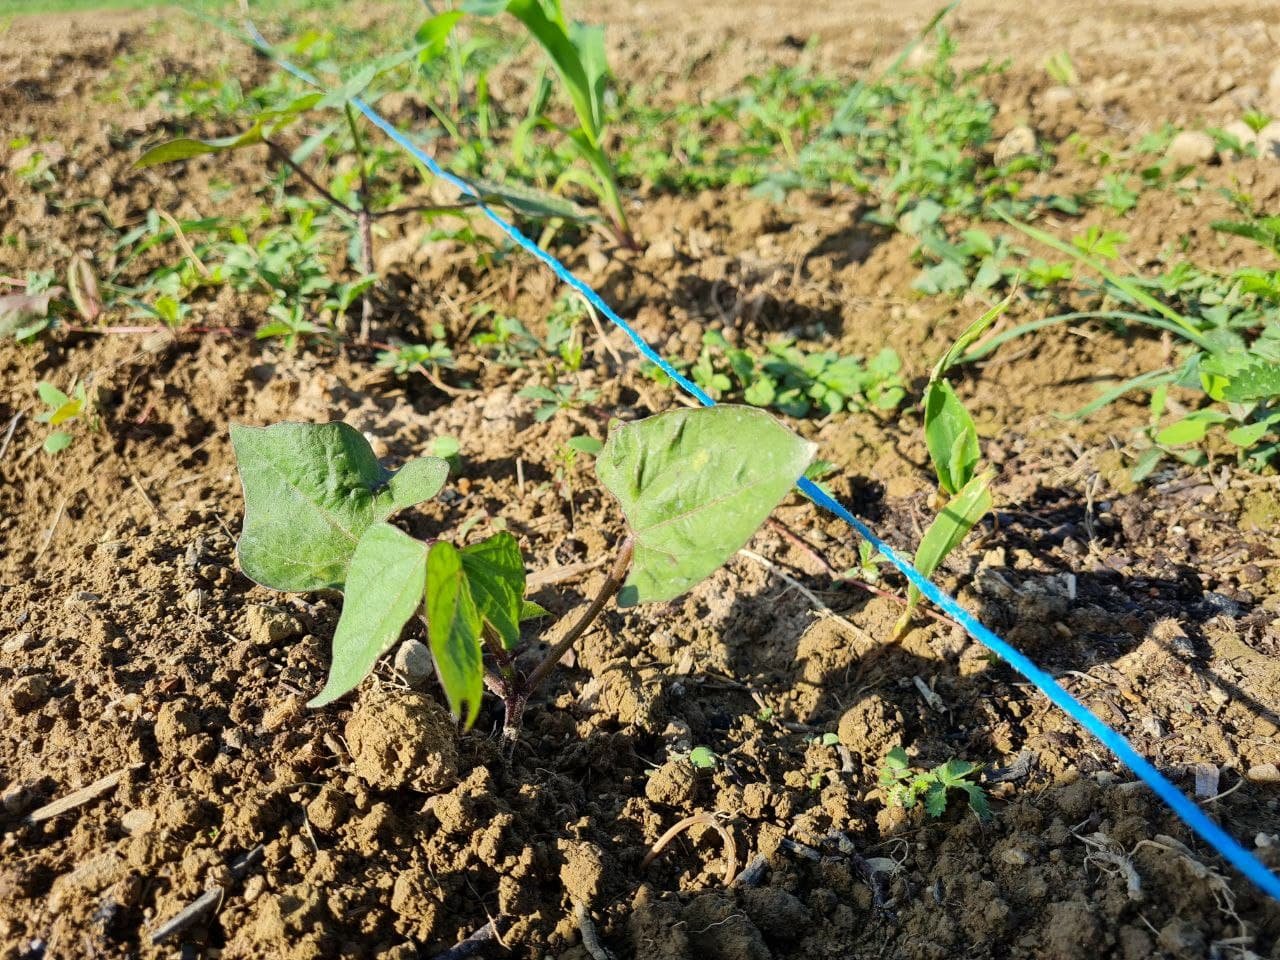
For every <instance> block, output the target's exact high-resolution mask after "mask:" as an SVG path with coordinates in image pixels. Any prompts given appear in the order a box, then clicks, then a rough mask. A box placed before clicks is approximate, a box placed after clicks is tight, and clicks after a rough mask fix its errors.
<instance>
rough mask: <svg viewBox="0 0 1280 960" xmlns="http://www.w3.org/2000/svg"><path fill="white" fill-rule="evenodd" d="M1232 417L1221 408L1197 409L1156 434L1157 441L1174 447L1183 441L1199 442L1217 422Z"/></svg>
mask: <svg viewBox="0 0 1280 960" xmlns="http://www.w3.org/2000/svg"><path fill="white" fill-rule="evenodd" d="M1229 419H1230V418H1229V417H1228V416H1227V415H1226V414H1225V413H1223V412H1222V411H1220V410H1197V411H1196V412H1195V413H1189V414H1187V415H1186V416H1185V417H1183V418H1182V419H1180V420H1175V421H1174V422H1173V423H1171V424H1169V426H1167V427H1165V428H1164V429H1163V430H1161V431H1160V432H1159V433H1157V434H1156V443H1162V444H1164V445H1165V446H1168V447H1173V446H1177V445H1178V444H1182V443H1199V442H1200V441H1201V440H1203V439H1204V437H1205V434H1206V433H1208V432H1209V427H1211V426H1213V424H1215V423H1223V422H1225V421H1226V420H1229Z"/></svg>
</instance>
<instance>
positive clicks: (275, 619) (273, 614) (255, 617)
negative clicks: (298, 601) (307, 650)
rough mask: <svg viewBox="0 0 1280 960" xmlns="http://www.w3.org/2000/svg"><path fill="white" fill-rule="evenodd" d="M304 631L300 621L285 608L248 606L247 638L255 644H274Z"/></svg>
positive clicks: (300, 634)
mask: <svg viewBox="0 0 1280 960" xmlns="http://www.w3.org/2000/svg"><path fill="white" fill-rule="evenodd" d="M305 632H306V628H305V627H304V626H303V625H302V622H301V621H299V620H298V618H297V617H295V616H294V615H293V614H291V613H289V612H288V611H287V610H282V609H280V608H279V607H269V606H264V605H255V606H252V607H250V608H249V640H250V641H251V642H253V643H254V644H256V645H257V646H260V647H270V646H274V645H275V644H277V643H280V642H281V641H282V640H290V639H292V638H293V637H299V636H302V634H303V633H305Z"/></svg>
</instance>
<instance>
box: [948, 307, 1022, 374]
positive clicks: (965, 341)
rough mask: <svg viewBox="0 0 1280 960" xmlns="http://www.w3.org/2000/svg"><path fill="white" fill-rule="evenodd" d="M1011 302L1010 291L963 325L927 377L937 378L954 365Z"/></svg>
mask: <svg viewBox="0 0 1280 960" xmlns="http://www.w3.org/2000/svg"><path fill="white" fill-rule="evenodd" d="M1012 302H1013V294H1012V293H1010V294H1009V295H1008V296H1007V297H1005V298H1004V299H1003V300H1001V301H1000V302H999V303H997V304H996V305H995V306H994V307H992V308H991V309H990V310H988V311H987V312H986V313H984V314H983V315H982V316H980V317H979V318H978V319H977V320H975V321H973V323H971V324H969V326H967V327H965V328H964V331H963V332H962V333H961V334H960V336H958V337H956V339H955V342H954V343H952V344H951V346H950V347H948V348H947V352H946V353H944V354H943V355H942V356H941V357H939V358H938V362H937V363H935V364H934V365H933V370H932V372H930V374H929V379H930V380H937V379H939V378H940V377H941V376H942V375H943V374H944V373H946V372H947V371H948V370H950V369H951V368H952V367H953V366H955V364H956V361H957V360H959V359H960V358H961V357H962V356H964V352H965V351H966V350H968V349H969V347H970V345H972V344H973V343H974V342H975V341H976V340H977V339H978V338H979V337H980V336H982V334H983V333H984V332H986V329H987V327H989V326H991V324H993V323H995V321H996V318H997V317H999V316H1000V314H1002V313H1004V312H1005V310H1007V309H1008V308H1009V304H1010V303H1012Z"/></svg>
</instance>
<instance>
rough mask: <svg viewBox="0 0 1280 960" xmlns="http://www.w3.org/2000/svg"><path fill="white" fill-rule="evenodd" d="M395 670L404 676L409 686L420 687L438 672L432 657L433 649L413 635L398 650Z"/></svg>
mask: <svg viewBox="0 0 1280 960" xmlns="http://www.w3.org/2000/svg"><path fill="white" fill-rule="evenodd" d="M394 666H395V671H396V673H398V674H400V676H402V677H403V678H404V681H405V683H407V684H408V685H409V686H411V687H414V688H418V687H421V686H423V685H424V684H425V683H426V681H427V680H429V679H431V677H432V676H433V675H434V674H435V672H436V665H435V662H434V661H433V660H432V659H431V650H430V649H429V648H428V647H427V645H426V644H425V643H423V642H422V641H421V640H419V639H417V638H416V637H411V638H409V639H408V640H406V641H405V642H404V643H402V644H400V647H399V648H398V649H397V650H396V656H395V662H394Z"/></svg>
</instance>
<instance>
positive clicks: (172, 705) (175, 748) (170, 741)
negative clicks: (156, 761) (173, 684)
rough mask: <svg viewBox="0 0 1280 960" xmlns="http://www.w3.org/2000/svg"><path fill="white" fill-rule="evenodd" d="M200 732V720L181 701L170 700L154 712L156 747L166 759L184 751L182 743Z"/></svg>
mask: <svg viewBox="0 0 1280 960" xmlns="http://www.w3.org/2000/svg"><path fill="white" fill-rule="evenodd" d="M199 732H200V718H199V717H197V716H196V715H195V713H193V712H192V710H191V708H190V707H189V706H188V705H187V704H186V703H184V702H183V701H181V700H170V701H169V702H168V703H164V704H161V706H160V709H159V710H157V711H156V726H155V737H156V746H158V747H159V748H160V752H161V753H162V754H164V755H165V756H166V757H172V756H177V755H178V754H179V753H181V752H183V751H184V746H183V745H184V742H185V741H186V739H187V738H188V737H191V736H193V735H195V734H197V733H199Z"/></svg>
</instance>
